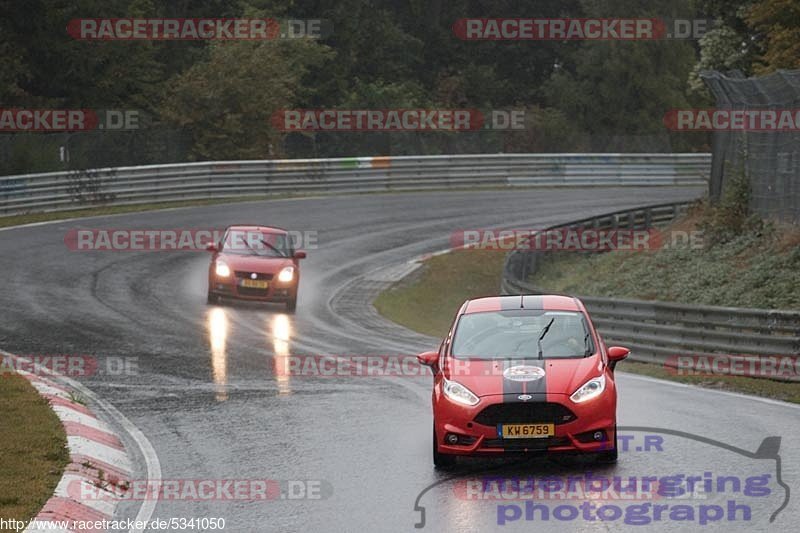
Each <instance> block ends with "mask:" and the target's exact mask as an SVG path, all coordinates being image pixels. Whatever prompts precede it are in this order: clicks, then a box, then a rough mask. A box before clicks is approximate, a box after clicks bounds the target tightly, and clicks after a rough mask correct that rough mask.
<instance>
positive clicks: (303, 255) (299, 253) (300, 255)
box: [294, 250, 306, 259]
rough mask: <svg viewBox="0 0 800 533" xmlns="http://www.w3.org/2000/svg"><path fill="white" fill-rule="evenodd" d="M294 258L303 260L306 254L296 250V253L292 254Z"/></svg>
mask: <svg viewBox="0 0 800 533" xmlns="http://www.w3.org/2000/svg"><path fill="white" fill-rule="evenodd" d="M294 258H295V259H305V258H306V253H305V252H304V251H303V250H298V251H296V252H295V253H294Z"/></svg>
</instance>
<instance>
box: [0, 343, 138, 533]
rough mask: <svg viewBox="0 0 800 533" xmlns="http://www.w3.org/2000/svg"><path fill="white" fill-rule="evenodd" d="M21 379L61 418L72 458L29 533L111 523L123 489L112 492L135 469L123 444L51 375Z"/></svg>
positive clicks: (29, 375)
mask: <svg viewBox="0 0 800 533" xmlns="http://www.w3.org/2000/svg"><path fill="white" fill-rule="evenodd" d="M3 356H4V357H8V358H12V359H20V358H18V357H16V356H14V355H11V354H5V353H4V354H3ZM19 375H21V376H22V377H24V378H26V379H27V380H28V381H30V383H31V384H32V385H33V386H34V388H36V390H37V391H38V392H39V394H40V395H41V396H42V397H43V398H45V399H46V400H47V401H48V403H49V404H50V407H51V408H52V409H53V411H54V412H55V414H56V416H58V418H59V419H60V420H61V424H62V425H63V426H64V431H65V432H66V434H67V448H68V450H69V457H70V462H69V464H68V465H67V467H66V469H65V470H64V475H63V476H62V477H61V480H60V481H59V483H58V485H57V486H56V489H55V492H54V493H53V496H51V497H50V499H49V500H48V501H47V502H46V503H45V504H44V507H43V508H42V509H41V510H40V511H39V513H38V514H37V515H36V517H35V518H34V521H33V522H32V523H31V525H30V526H29V527H28V528H27V529H26V530H25V531H26V533H27V532H33V531H54V532H60V533H72V532H73V531H76V530H71V529H60V528H58V527H57V525H58V523H62V524H63V523H70V522H74V521H83V522H89V521H91V522H100V521H103V520H106V521H110V520H111V519H112V518H113V516H114V509H115V508H116V505H117V500H118V498H117V497H115V494H119V491H116V492H114V488H116V487H120V486H125V485H126V484H127V483H129V482H130V476H131V471H132V464H131V460H130V458H129V456H128V454H127V452H126V451H125V446H124V445H123V443H122V440H121V439H120V438H119V436H118V435H117V434H116V433H115V432H114V430H113V429H112V428H111V427H110V426H109V425H108V424H106V423H105V422H103V421H102V420H100V419H99V418H98V417H97V416H96V415H95V414H94V413H93V412H92V411H91V409H89V408H88V407H87V406H86V405H84V403H83V402H82V401H81V399H80V398H81V394H80V393H79V392H76V391H75V390H73V389H72V388H70V387H67V386H65V385H61V384H59V383H57V382H56V381H55V380H54V379H51V378H50V376H44V375H41V374H39V373H36V374H34V373H31V372H27V371H19ZM53 376H54V377H55V375H53ZM84 493H86V494H92V497H91V498H81V494H84ZM106 493H107V494H106ZM101 496H107V497H101ZM44 522H49V523H47V524H45V523H44ZM95 531H96V530H95Z"/></svg>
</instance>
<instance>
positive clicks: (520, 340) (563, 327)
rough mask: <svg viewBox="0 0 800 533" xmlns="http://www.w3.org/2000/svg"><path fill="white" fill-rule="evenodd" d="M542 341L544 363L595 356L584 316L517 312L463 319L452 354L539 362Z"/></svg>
mask: <svg viewBox="0 0 800 533" xmlns="http://www.w3.org/2000/svg"><path fill="white" fill-rule="evenodd" d="M548 325H549V328H548ZM545 328H548V329H547V330H546V331H545ZM543 334H544V337H542V335H543ZM540 337H542V355H543V357H544V358H545V359H561V358H570V357H586V356H587V355H590V354H592V353H594V343H593V342H592V336H591V335H590V334H589V328H588V327H587V324H586V320H585V319H584V316H583V314H582V313H579V312H573V311H543V310H541V309H539V310H534V309H515V310H508V311H491V312H482V313H471V314H467V315H463V316H462V317H461V318H460V319H459V321H458V325H457V326H456V331H455V337H454V339H453V349H452V354H453V356H454V357H457V358H459V359H536V358H538V357H539V338H540Z"/></svg>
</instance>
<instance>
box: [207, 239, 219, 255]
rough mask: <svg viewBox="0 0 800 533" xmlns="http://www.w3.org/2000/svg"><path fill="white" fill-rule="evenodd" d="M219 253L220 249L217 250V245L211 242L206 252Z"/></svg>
mask: <svg viewBox="0 0 800 533" xmlns="http://www.w3.org/2000/svg"><path fill="white" fill-rule="evenodd" d="M218 251H219V248H217V245H216V244H214V243H213V242H210V243H208V244H206V252H211V253H215V252H218Z"/></svg>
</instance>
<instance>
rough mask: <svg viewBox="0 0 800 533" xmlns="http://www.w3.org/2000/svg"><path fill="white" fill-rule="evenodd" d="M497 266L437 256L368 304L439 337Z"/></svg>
mask: <svg viewBox="0 0 800 533" xmlns="http://www.w3.org/2000/svg"><path fill="white" fill-rule="evenodd" d="M606 255H609V254H606ZM640 255H644V254H640ZM502 264H503V254H502V253H498V252H496V251H487V250H480V251H478V250H459V251H454V252H451V253H449V254H444V255H439V256H436V257H433V258H431V259H429V260H428V261H426V262H425V263H424V265H423V267H422V269H421V272H419V271H418V273H416V274H415V275H412V276H410V277H409V278H407V279H406V280H403V281H401V282H400V283H398V284H396V285H395V286H393V287H391V288H389V289H387V290H386V291H384V292H382V293H381V294H380V295H379V296H378V298H376V299H375V302H374V305H375V307H376V308H377V310H378V312H379V313H380V314H381V315H383V316H384V317H386V318H388V319H389V320H392V321H394V322H397V323H399V324H402V325H403V326H405V327H407V328H409V329H412V330H414V331H417V332H419V333H424V334H426V335H431V336H434V337H436V338H442V337H444V335H445V334H446V333H447V330H448V328H449V327H450V324H451V322H452V320H453V316H454V315H455V312H456V311H457V310H458V308H459V306H460V305H461V304H462V303H463V302H464V300H466V299H468V298H475V297H478V296H487V295H494V294H498V290H499V285H500V272H502ZM637 296H639V295H637ZM432 348H434V347H432ZM619 369H620V371H622V372H629V373H632V374H643V375H646V376H651V377H655V378H660V379H665V380H670V381H678V382H681V383H688V384H691V385H697V386H699V387H705V388H712V389H719V390H727V391H733V392H741V393H744V394H751V395H755V396H762V397H765V398H773V399H777V400H783V401H787V402H793V403H800V385H798V384H797V383H786V382H780V381H773V380H769V379H758V378H748V377H741V376H730V377H728V376H726V377H713V378H711V377H702V376H675V375H673V374H671V373H669V372H668V371H667V370H666V369H665V368H664V367H662V366H661V365H656V364H650V363H640V362H637V361H624V362H623V363H621V364H620V366H619Z"/></svg>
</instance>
